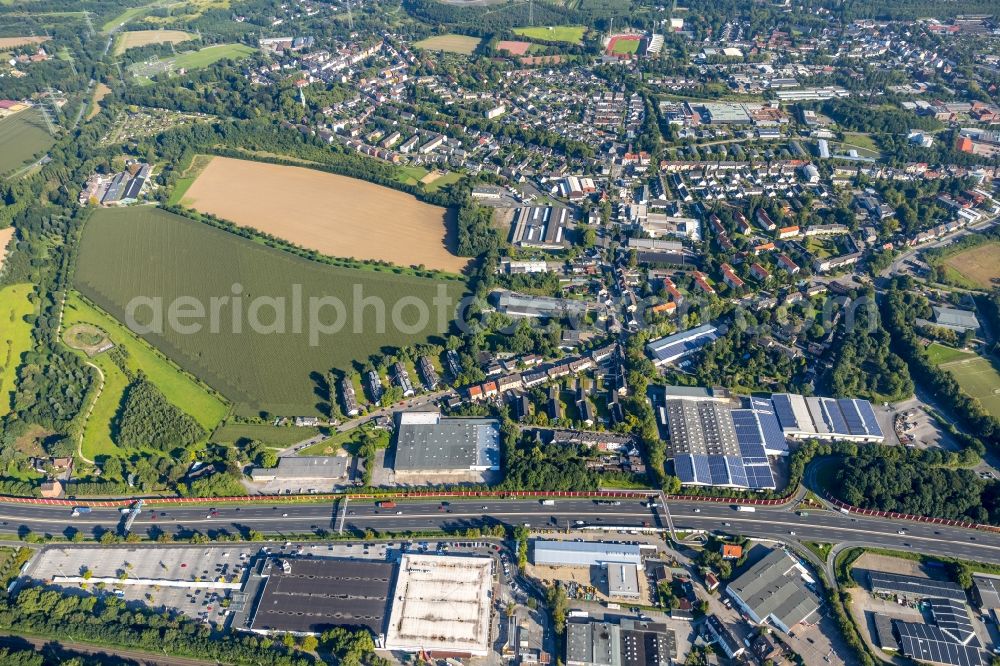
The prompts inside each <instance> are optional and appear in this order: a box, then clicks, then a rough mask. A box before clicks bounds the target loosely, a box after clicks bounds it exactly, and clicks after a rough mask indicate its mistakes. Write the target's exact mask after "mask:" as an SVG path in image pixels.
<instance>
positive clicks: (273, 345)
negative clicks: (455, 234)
mask: <svg viewBox="0 0 1000 666" xmlns="http://www.w3.org/2000/svg"><path fill="white" fill-rule="evenodd" d="M74 283H75V286H76V288H77V289H79V290H80V291H81V292H82V293H83V294H84V295H85V296H87V297H88V298H89V299H91V300H92V301H93V302H95V303H96V304H97V305H99V306H100V307H101V308H102V309H104V310H105V311H106V312H108V313H109V314H111V315H112V316H114V317H115V318H118V319H120V320H123V321H124V320H125V316H126V315H125V310H126V307H127V305H128V304H129V303H130V302H131V301H132V299H134V298H136V297H139V296H142V297H147V298H159V299H162V300H161V302H160V303H161V307H160V308H158V309H159V310H162V311H163V313H164V318H163V328H162V330H160V331H152V332H149V333H148V334H145V335H144V336H143V337H144V338H145V339H146V340H148V341H149V342H150V343H152V344H154V345H155V346H156V347H157V348H158V349H160V350H161V351H163V352H164V353H165V354H166V355H167V356H168V357H169V358H171V359H172V360H174V361H175V362H177V363H178V364H179V365H180V366H181V367H182V368H184V369H185V370H187V371H188V372H190V373H191V374H192V375H194V376H195V377H198V378H200V379H202V380H203V381H205V382H206V383H207V384H209V385H210V386H212V387H213V388H215V389H216V390H218V391H219V392H221V393H222V394H223V395H224V396H226V397H227V398H228V399H229V400H230V401H231V402H233V403H234V405H235V406H236V408H237V411H238V412H239V413H240V414H246V415H254V416H256V415H258V414H259V413H260V412H262V411H266V412H270V413H272V414H280V415H286V416H302V415H312V414H322V412H323V409H324V408H325V405H324V404H323V403H322V402H321V400H320V398H319V397H318V396H317V394H316V390H317V387H318V384H317V383H318V381H319V378H321V377H322V376H324V375H325V374H326V373H327V372H328V371H329V370H330V369H332V368H338V369H344V370H346V369H349V368H351V367H352V366H353V364H354V362H355V361H356V360H358V359H366V358H368V357H369V356H370V355H373V354H380V353H383V352H384V350H385V349H387V348H389V349H392V348H398V347H402V346H407V345H413V344H417V343H421V342H424V341H427V340H431V339H433V340H436V341H440V340H441V338H440V335H441V334H442V333H445V332H446V331H441V330H439V328H438V322H437V314H438V311H437V309H436V306H435V307H434V308H432V309H431V310H429V311H428V312H429V315H430V316H429V317H427V318H422V317H415V315H414V311H415V308H414V307H412V306H410V307H407V308H406V311H403V313H402V316H401V317H399V318H398V319H401V320H402V321H403V323H404V324H405V325H406V327H412V328H410V329H409V330H407V328H406V327H402V326H394V325H393V318H392V316H391V313H392V310H393V308H394V307H395V306H396V304H397V303H398V302H399V301H400V299H402V298H403V297H412V298H413V299H417V301H419V302H421V303H426V304H428V306H430V305H431V304H432V302H433V300H434V299H435V298H436V296H437V294H438V290H439V288H440V289H443V290H444V292H445V293H446V294H447V297H448V299H450V300H451V302H452V303H453V304H457V303H458V301H459V300H460V298H461V296H462V294H463V293H464V291H465V284H464V282H462V281H461V280H441V279H429V278H422V277H416V276H413V275H411V274H408V273H407V272H406V269H402V268H400V269H385V270H379V271H376V270H364V269H361V268H347V267H337V266H330V265H326V264H320V263H317V262H314V261H310V260H308V259H305V258H302V257H299V256H295V255H293V254H291V253H289V252H285V251H283V250H278V249H275V248H271V247H267V246H265V245H264V244H263V243H262V242H256V241H255V240H249V239H245V238H240V237H237V236H236V235H234V234H231V233H228V232H226V231H223V230H220V229H217V228H214V227H211V226H209V225H207V224H202V223H199V222H195V221H193V220H189V219H187V218H184V217H180V216H177V215H173V214H171V213H167V212H165V211H162V210H160V209H157V208H153V207H149V206H142V207H131V208H120V209H100V210H97V211H95V212H94V213H93V214H92V215H91V217H90V219H89V220H88V222H87V224H86V227H85V228H84V231H83V235H82V238H81V241H80V252H79V258H78V260H77V268H76V275H75V277H74ZM237 284H238V285H239V289H240V290H241V298H240V299H239V304H240V310H241V312H242V314H241V315H238V316H236V321H237V323H238V329H237V328H236V327H234V326H233V325H232V320H233V313H234V309H235V308H234V305H233V302H232V298H233V290H234V285H237ZM355 289H358V290H360V293H361V294H362V297H363V298H366V299H369V300H377V301H380V302H382V303H384V311H385V317H384V331H381V332H380V331H377V329H376V310H377V306H373V307H368V308H367V309H365V310H361V309H360V305H359V309H358V312H359V315H360V317H359V318H358V319H357V320H355V319H354V317H353V313H354V311H355V307H354V306H355V297H354V294H355V293H356V291H355ZM296 293H300V297H296V296H295V294H296ZM181 296H184V297H189V298H194V299H195V301H196V302H198V303H200V304H201V307H202V308H203V316H202V317H199V318H196V319H192V320H186V321H185V323H200V328H199V329H198V330H197V331H195V332H190V333H189V334H185V333H181V332H180V331H179V330H177V329H176V327H172V326H169V325H168V318H167V317H166V311H167V309H168V307H169V305H170V304H171V303H173V302H175V299H177V298H179V297H181ZM258 297H264V298H267V299H274V301H271V300H269V301H268V302H282V303H284V312H283V313H281V314H280V315H279V316H276V314H275V313H276V311H277V310H278V306H277V305H274V306H271V305H266V304H265V306H264V307H262V308H261V309H260V311H259V313H258V314H257V315H255V318H254V319H253V322H259V323H260V324H261V325H263V326H258V327H257V330H256V331H255V330H254V326H252V325H251V323H252V321H251V319H250V312H251V311H256V310H255V309H254V308H253V307H252V306H253V303H254V301H255V300H256V299H257V298H258ZM223 298H225V299H226V300H225V301H223V302H222V305H221V310H219V309H217V310H216V311H217V313H218V316H216V317H215V321H216V328H215V330H216V332H212V326H211V324H210V319H211V317H210V313H211V309H212V303H213V299H223ZM321 298H326V299H330V298H335V299H338V300H339V302H340V303H341V304H342V305H343V307H344V314H343V315H340V314H339V311H338V310H337V309H336V308H334V307H332V306H325V307H323V308H320V307H319V306H318V305H315V303H319V301H318V300H315V301H312V300H311V299H321ZM409 300H410V301H411V302H412V299H409ZM215 302H216V303H218V302H219V301H218V300H216V301H215ZM295 302H300V303H301V317H299V318H298V319H296V320H295V321H293V318H294V316H295V314H294V313H295ZM403 302H404V303H406V302H407V301H403ZM359 303H360V301H359ZM439 303H440V301H439ZM311 305H315V307H311ZM217 307H218V306H217ZM310 310H313V312H314V319H316V320H317V321H320V322H322V323H324V324H334V323H336V322H337V321H338V320H339V321H340V324H341V327H340V328H339V330H337V332H335V333H334V332H323V330H322V328H321V326H319V325H311V324H310ZM452 313H453V311H452V310H450V309H446V310H445V319H446V320H450V318H451V316H452ZM137 316H138V318H139V319H140V320H141V321H143V322H144V323H147V322H149V317H150V308H149V307H144V308H142V309H141V310H139V311H137ZM276 319H277V320H278V322H279V324H275V320H276ZM420 323H422V324H423V325H422V326H419V325H418V324H420ZM297 324H298V326H299V328H296V325H297ZM262 327H263V328H265V330H261V328H262ZM268 328H270V330H269V331H268V330H266V329H268ZM282 330H283V331H284V332H282ZM328 330H333V329H328ZM161 388H162V387H161ZM167 397H168V398H170V395H169V394H168V395H167ZM173 402H175V404H178V405H180V406H182V407H183V406H185V404H186V403H185V402H184V401H173ZM212 425H213V426H214V425H215V424H212Z"/></svg>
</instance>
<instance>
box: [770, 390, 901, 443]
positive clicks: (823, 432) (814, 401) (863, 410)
mask: <svg viewBox="0 0 1000 666" xmlns="http://www.w3.org/2000/svg"><path fill="white" fill-rule="evenodd" d="M771 402H772V404H773V405H774V413H775V416H776V417H777V419H778V422H779V424H780V427H781V430H782V432H783V433H784V435H785V436H786V437H791V438H794V439H813V438H814V439H824V440H843V441H851V442H882V441H885V435H884V434H883V432H882V427H881V426H880V425H879V423H878V419H877V418H876V416H875V409H874V407H872V404H871V403H870V402H869V401H867V400H862V399H860V398H817V397H804V396H801V395H796V394H794V393H775V394H774V395H772V396H771Z"/></svg>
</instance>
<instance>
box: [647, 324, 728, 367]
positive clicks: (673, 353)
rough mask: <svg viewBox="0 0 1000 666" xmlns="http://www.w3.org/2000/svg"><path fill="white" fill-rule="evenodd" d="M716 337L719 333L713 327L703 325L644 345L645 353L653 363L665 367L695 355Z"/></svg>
mask: <svg viewBox="0 0 1000 666" xmlns="http://www.w3.org/2000/svg"><path fill="white" fill-rule="evenodd" d="M718 337H719V332H718V330H717V329H716V328H715V326H712V325H711V324H703V325H702V326H698V327H697V328H692V329H689V330H687V331H681V332H680V333H674V334H673V335H668V336H667V337H665V338H660V339H659V340H653V341H652V342H650V343H648V344H647V345H646V351H648V352H649V355H650V356H652V357H653V363H655V364H656V365H665V364H667V363H673V362H674V361H678V360H680V359H682V358H684V357H685V356H689V355H691V354H693V353H695V352H696V351H698V350H699V349H701V348H702V347H704V346H705V345H707V344H709V343H711V342H715V341H716V340H717V339H718Z"/></svg>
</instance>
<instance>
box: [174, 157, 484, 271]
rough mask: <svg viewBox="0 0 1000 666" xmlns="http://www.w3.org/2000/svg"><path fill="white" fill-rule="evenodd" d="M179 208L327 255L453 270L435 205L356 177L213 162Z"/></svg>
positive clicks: (444, 222) (462, 261) (449, 235)
mask: <svg viewBox="0 0 1000 666" xmlns="http://www.w3.org/2000/svg"><path fill="white" fill-rule="evenodd" d="M181 204H182V205H184V206H187V207H190V208H194V209H196V210H198V211H201V212H203V213H211V214H213V215H216V216H217V217H220V218H223V219H226V220H229V221H230V222H234V223H236V224H238V225H240V226H244V227H252V228H254V229H257V230H258V231H262V232H264V233H267V234H271V235H272V236H276V237H278V238H282V239H284V240H287V241H290V242H292V243H294V244H296V245H299V246H301V247H305V248H308V249H311V250H316V251H318V252H321V253H323V254H325V255H328V256H332V257H350V258H354V259H377V260H379V261H387V262H390V263H393V264H396V265H399V266H419V265H421V264H423V265H424V266H425V267H426V268H432V269H435V270H439V271H444V272H449V273H460V272H461V271H462V269H464V268H465V266H466V265H467V264H468V263H469V260H468V258H465V257H459V256H457V255H456V254H454V252H453V250H454V248H455V247H456V243H457V240H456V238H455V228H454V227H455V223H454V220H451V219H449V215H448V212H447V211H446V210H445V209H444V208H441V207H439V206H432V205H430V204H426V203H424V202H422V201H420V200H418V199H417V198H416V197H414V196H412V195H409V194H406V193H405V192H397V191H396V190H393V189H390V188H388V187H382V186H381V185H375V184H373V183H368V182H365V181H363V180H358V179H356V178H349V177H347V176H339V175H336V174H331V173H326V172H323V171H315V170H313V169H307V168H305V167H296V166H282V165H277V164H265V163H262V162H253V161H250V160H239V159H232V158H228V157H213V158H212V159H211V161H210V162H209V163H208V166H206V167H205V169H204V170H203V171H202V172H201V174H200V175H199V176H198V177H197V179H195V181H194V184H192V185H191V187H190V188H189V189H188V190H187V192H186V193H185V195H184V198H183V199H182V201H181Z"/></svg>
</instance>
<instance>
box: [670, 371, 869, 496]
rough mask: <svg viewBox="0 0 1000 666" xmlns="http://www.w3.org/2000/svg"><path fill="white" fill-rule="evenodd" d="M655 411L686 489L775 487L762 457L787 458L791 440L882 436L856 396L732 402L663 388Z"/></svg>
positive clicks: (782, 395) (709, 394)
mask: <svg viewBox="0 0 1000 666" xmlns="http://www.w3.org/2000/svg"><path fill="white" fill-rule="evenodd" d="M659 414H660V422H661V423H662V424H663V425H665V426H667V429H668V431H669V437H670V449H671V453H672V455H673V457H674V468H675V473H676V475H677V477H678V478H679V479H680V480H681V483H682V484H684V485H701V486H726V487H731V488H748V489H753V490H763V489H773V488H775V487H776V484H775V480H774V474H773V472H772V470H771V466H770V463H769V461H768V457H769V456H783V455H787V454H788V440H789V439H805V438H817V439H827V440H845V441H856V442H881V441H883V439H884V436H883V434H882V429H881V427H880V426H879V424H878V422H877V420H876V418H875V411H874V409H873V408H872V405H871V403H870V402H868V401H867V400H860V399H856V398H853V399H852V398H839V399H837V398H813V397H809V398H806V397H803V396H801V395H795V394H788V393H776V394H774V395H772V396H771V397H770V398H766V397H750V398H731V397H730V396H728V394H724V393H720V394H718V395H717V392H715V391H712V392H709V391H707V390H704V389H692V388H690V387H668V388H667V391H666V393H665V400H664V404H663V406H661V407H660V408H659Z"/></svg>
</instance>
